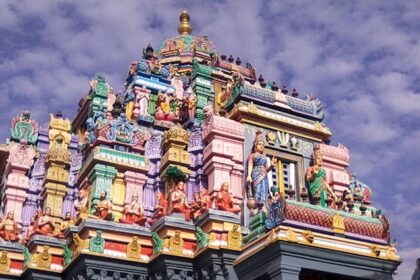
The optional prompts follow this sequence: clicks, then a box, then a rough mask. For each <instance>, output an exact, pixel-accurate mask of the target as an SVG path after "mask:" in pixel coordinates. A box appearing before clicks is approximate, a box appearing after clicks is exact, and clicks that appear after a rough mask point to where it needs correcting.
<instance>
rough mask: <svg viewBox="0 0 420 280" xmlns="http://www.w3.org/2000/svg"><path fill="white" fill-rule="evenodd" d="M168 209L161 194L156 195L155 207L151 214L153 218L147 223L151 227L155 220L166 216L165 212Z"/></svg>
mask: <svg viewBox="0 0 420 280" xmlns="http://www.w3.org/2000/svg"><path fill="white" fill-rule="evenodd" d="M167 208H168V203H167V201H166V199H165V198H164V197H163V195H162V193H161V192H159V191H158V192H157V193H156V206H155V209H154V212H153V216H152V218H151V219H149V220H148V223H149V224H151V225H153V224H154V223H155V222H156V221H157V220H159V219H160V218H161V217H163V216H165V215H166V210H167Z"/></svg>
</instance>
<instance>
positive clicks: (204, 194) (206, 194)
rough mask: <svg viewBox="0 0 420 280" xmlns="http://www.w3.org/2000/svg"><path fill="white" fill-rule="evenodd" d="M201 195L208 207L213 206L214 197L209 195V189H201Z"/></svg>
mask: <svg viewBox="0 0 420 280" xmlns="http://www.w3.org/2000/svg"><path fill="white" fill-rule="evenodd" d="M200 197H201V200H202V201H203V203H204V206H205V207H206V208H207V209H210V208H212V199H211V198H210V196H209V191H208V190H207V189H205V188H202V189H201V190H200Z"/></svg>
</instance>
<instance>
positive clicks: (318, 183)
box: [306, 154, 337, 207]
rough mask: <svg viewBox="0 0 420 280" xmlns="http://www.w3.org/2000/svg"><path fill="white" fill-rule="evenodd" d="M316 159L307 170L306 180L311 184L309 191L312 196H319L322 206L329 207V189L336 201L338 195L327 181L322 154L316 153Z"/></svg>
mask: <svg viewBox="0 0 420 280" xmlns="http://www.w3.org/2000/svg"><path fill="white" fill-rule="evenodd" d="M314 159H315V164H314V165H312V166H310V167H309V168H308V170H307V171H306V181H307V182H308V184H309V191H310V193H311V195H312V197H314V196H319V197H320V203H321V206H322V207H327V202H326V199H327V191H328V192H329V193H330V194H331V196H332V197H334V201H337V196H336V195H335V193H334V191H333V190H332V189H331V187H330V185H329V184H328V182H327V175H326V172H325V169H323V168H322V157H321V155H319V154H318V155H314Z"/></svg>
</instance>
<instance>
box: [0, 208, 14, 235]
mask: <svg viewBox="0 0 420 280" xmlns="http://www.w3.org/2000/svg"><path fill="white" fill-rule="evenodd" d="M18 234H19V228H18V224H17V223H16V222H15V213H14V212H13V211H9V212H8V213H7V216H6V218H5V219H4V220H3V221H0V237H1V238H3V239H4V240H6V241H12V242H16V241H18V239H19V238H18Z"/></svg>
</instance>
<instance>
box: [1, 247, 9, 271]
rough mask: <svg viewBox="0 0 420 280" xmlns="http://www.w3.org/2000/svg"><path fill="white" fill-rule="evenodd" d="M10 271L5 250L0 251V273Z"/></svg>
mask: <svg viewBox="0 0 420 280" xmlns="http://www.w3.org/2000/svg"><path fill="white" fill-rule="evenodd" d="M9 270H10V258H9V256H8V255H7V251H6V250H2V251H1V256H0V271H4V272H8V271H9Z"/></svg>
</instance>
